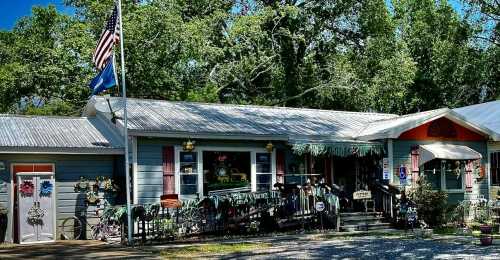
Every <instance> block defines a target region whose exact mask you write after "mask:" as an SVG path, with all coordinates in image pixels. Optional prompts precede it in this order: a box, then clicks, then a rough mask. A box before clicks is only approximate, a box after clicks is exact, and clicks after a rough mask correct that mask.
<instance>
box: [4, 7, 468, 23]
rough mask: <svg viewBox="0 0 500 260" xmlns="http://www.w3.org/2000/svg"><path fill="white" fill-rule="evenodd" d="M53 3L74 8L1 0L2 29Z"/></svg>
mask: <svg viewBox="0 0 500 260" xmlns="http://www.w3.org/2000/svg"><path fill="white" fill-rule="evenodd" d="M449 2H450V3H451V5H452V6H453V7H454V8H455V9H457V10H459V9H460V0H449ZM49 4H53V5H55V6H56V7H57V9H58V10H59V11H62V12H65V13H69V14H72V13H74V11H73V9H72V8H69V7H66V6H64V4H63V0H0V30H10V29H12V28H13V27H14V25H15V23H16V21H17V19H19V18H21V17H23V16H27V15H30V14H31V7H32V6H34V5H41V6H47V5H49Z"/></svg>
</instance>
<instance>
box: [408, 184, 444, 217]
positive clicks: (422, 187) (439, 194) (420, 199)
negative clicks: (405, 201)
mask: <svg viewBox="0 0 500 260" xmlns="http://www.w3.org/2000/svg"><path fill="white" fill-rule="evenodd" d="M409 198H410V200H412V201H413V202H414V203H415V204H416V205H417V212H418V218H419V219H421V220H423V221H424V222H425V223H426V224H428V225H429V226H430V227H438V226H440V225H442V224H444V223H445V222H446V218H445V212H446V203H447V199H448V195H447V194H446V193H445V192H443V191H433V190H432V185H431V184H430V183H428V182H427V181H426V180H425V179H424V178H421V179H420V180H419V181H418V183H417V187H416V188H415V189H414V190H412V191H411V192H410V193H409Z"/></svg>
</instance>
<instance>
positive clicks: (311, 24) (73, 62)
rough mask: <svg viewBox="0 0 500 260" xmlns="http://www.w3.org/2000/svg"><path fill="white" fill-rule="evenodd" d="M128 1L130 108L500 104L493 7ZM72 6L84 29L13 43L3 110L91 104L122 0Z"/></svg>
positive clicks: (0, 71)
mask: <svg viewBox="0 0 500 260" xmlns="http://www.w3.org/2000/svg"><path fill="white" fill-rule="evenodd" d="M122 2H123V23H124V24H123V27H124V33H125V35H124V38H125V39H124V44H125V58H126V63H125V66H126V71H127V77H126V83H127V86H128V95H129V96H131V97H141V98H155V99H166V100H189V101H203V102H220V103H237V104H264V105H287V106H296V107H312V108H324V109H343V110H357V111H380V112H390V113H400V114H401V113H407V112H415V111H419V110H426V109H433V108H437V107H442V106H450V107H456V106H463V105H469V104H473V103H477V102H480V101H488V100H492V99H495V98H500V84H499V80H500V78H499V77H500V66H499V64H498V61H499V60H500V50H499V48H498V35H500V34H499V33H498V14H499V12H498V5H495V2H494V0H467V1H466V2H467V3H468V4H467V5H464V7H463V9H464V10H463V11H464V14H463V15H459V13H458V12H457V11H455V10H454V9H453V8H452V7H451V6H450V4H449V3H448V2H447V1H434V0H418V1H416V0H393V1H391V4H390V6H391V10H389V8H388V1H384V0H371V1H361V0H338V1H320V0H310V1H276V0H271V1H269V0H265V1H264V0H257V1H253V0H238V1H236V0H196V1H194V0H156V1H146V0H143V1H136V0H124V1H122ZM64 3H65V4H66V5H68V6H71V7H74V8H75V10H76V15H75V16H74V17H70V16H67V15H63V14H60V13H58V12H57V11H56V9H55V8H54V7H53V6H49V7H46V8H43V7H35V8H33V13H32V15H31V16H28V17H25V18H22V19H20V20H19V21H18V23H17V25H16V26H15V28H14V29H13V30H12V31H0V112H18V113H27V114H48V115H52V114H62V115H74V114H78V113H79V110H80V109H81V108H82V107H83V105H84V104H85V103H86V101H87V98H88V96H89V94H90V92H89V90H88V89H87V87H86V85H87V84H88V82H89V81H90V79H91V78H92V77H93V76H95V74H96V71H95V70H94V69H93V65H92V63H91V56H92V52H93V51H94V48H95V44H96V42H97V40H98V38H99V36H100V33H101V30H102V29H103V24H104V22H105V20H106V17H107V16H108V15H109V13H110V12H111V8H112V5H113V1H112V0H105V1H95V0H65V1H64ZM475 18H476V19H475ZM485 24H487V25H488V26H485ZM116 50H117V51H118V48H116ZM117 58H118V57H117ZM118 61H119V60H118ZM116 91H118V89H116ZM22 100H28V105H25V104H23V103H22V102H21V101H22ZM33 100H37V101H41V103H39V102H36V103H33V102H31V103H29V102H30V101H33ZM39 104H43V106H47V107H46V108H40V107H39Z"/></svg>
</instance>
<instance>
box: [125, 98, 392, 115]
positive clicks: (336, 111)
mask: <svg viewBox="0 0 500 260" xmlns="http://www.w3.org/2000/svg"><path fill="white" fill-rule="evenodd" d="M127 99H129V100H139V101H157V102H165V103H181V104H182V103H183V104H199V105H209V106H226V107H254V108H263V109H279V110H290V109H291V110H303V111H320V112H329V113H332V112H333V113H351V114H364V115H384V116H397V114H389V113H379V112H359V111H345V110H329V109H316V108H299V107H279V106H266V105H253V104H250V105H244V104H227V103H208V102H193V101H181V100H162V99H145V98H127Z"/></svg>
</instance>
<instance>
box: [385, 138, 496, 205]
mask: <svg viewBox="0 0 500 260" xmlns="http://www.w3.org/2000/svg"><path fill="white" fill-rule="evenodd" d="M432 143H436V142H435V141H413V140H394V141H393V148H394V149H393V151H394V167H399V165H401V164H404V165H411V157H410V151H411V148H412V147H413V146H415V145H423V144H432ZM446 143H447V144H455V145H465V146H468V147H470V148H472V149H474V150H476V151H477V152H479V153H481V154H482V155H483V159H482V164H485V163H486V162H487V158H488V157H487V156H488V153H487V143H486V142H466V141H447V142H446ZM397 172H398V171H397V169H394V173H395V175H394V176H393V183H394V184H399V178H397V175H396V174H397ZM464 181H465V179H464ZM478 194H481V195H484V196H486V197H487V196H488V178H484V179H483V180H481V181H480V182H477V181H476V179H475V180H474V187H473V192H471V193H469V192H464V193H448V202H450V203H456V202H457V201H460V200H463V199H464V198H465V199H467V198H469V197H470V196H475V195H478Z"/></svg>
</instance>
